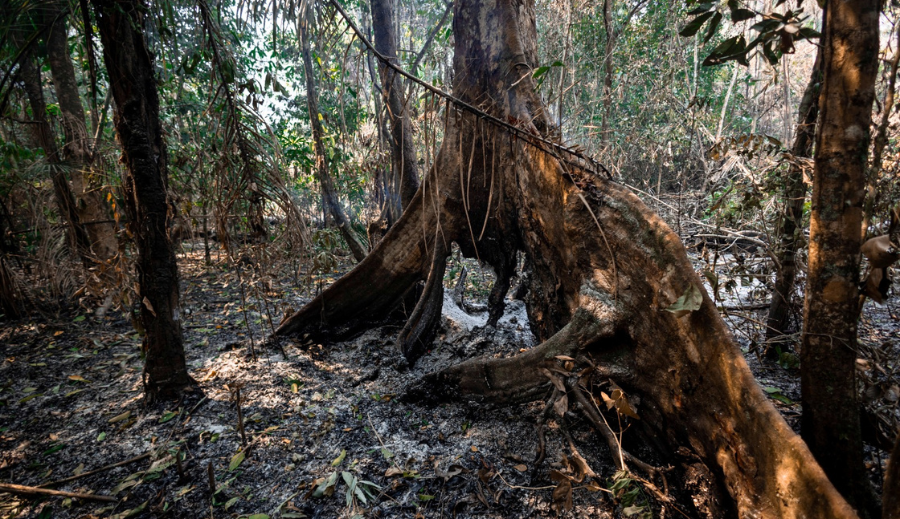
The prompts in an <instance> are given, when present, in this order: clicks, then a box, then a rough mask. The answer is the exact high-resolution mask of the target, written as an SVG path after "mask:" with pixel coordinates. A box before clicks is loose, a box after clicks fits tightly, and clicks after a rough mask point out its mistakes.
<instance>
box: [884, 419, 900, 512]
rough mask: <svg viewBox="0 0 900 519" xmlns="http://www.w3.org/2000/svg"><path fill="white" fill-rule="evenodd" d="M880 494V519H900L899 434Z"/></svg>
mask: <svg viewBox="0 0 900 519" xmlns="http://www.w3.org/2000/svg"><path fill="white" fill-rule="evenodd" d="M882 496H883V499H884V502H883V503H882V519H900V435H898V436H897V440H896V441H895V442H894V449H893V450H892V451H891V457H890V459H889V460H888V466H887V472H886V473H885V475H884V490H883V492H882Z"/></svg>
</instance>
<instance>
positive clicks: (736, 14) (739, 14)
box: [731, 9, 756, 23]
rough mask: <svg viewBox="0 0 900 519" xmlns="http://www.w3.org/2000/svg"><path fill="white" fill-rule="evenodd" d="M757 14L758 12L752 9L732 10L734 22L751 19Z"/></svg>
mask: <svg viewBox="0 0 900 519" xmlns="http://www.w3.org/2000/svg"><path fill="white" fill-rule="evenodd" d="M754 16H756V13H754V12H753V11H751V10H750V9H732V10H731V21H732V23H738V22H743V21H744V20H749V19H751V18H753V17H754Z"/></svg>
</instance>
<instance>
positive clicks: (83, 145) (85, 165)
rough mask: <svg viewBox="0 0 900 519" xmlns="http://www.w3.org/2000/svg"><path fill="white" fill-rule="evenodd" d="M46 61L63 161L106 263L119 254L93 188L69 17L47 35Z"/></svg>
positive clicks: (87, 226)
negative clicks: (71, 53)
mask: <svg viewBox="0 0 900 519" xmlns="http://www.w3.org/2000/svg"><path fill="white" fill-rule="evenodd" d="M47 62H48V63H49V65H50V74H51V76H52V77H53V87H54V90H55V91H56V98H57V100H58V101H59V111H60V113H61V114H62V127H63V131H64V133H65V146H64V147H63V149H62V158H63V160H65V161H66V162H68V163H70V165H71V166H72V170H73V173H72V185H73V187H74V190H75V196H76V198H77V200H78V204H77V206H76V209H77V211H78V216H79V219H80V220H81V224H82V225H83V226H84V228H85V231H86V232H87V235H88V238H89V240H90V246H89V250H90V251H91V253H92V254H93V255H94V257H96V259H98V260H101V261H105V260H108V259H110V258H112V257H113V256H115V255H116V253H117V252H118V244H117V241H116V229H115V226H114V225H113V224H112V222H111V221H110V216H109V211H108V210H107V207H106V204H105V202H104V201H103V197H102V196H101V193H100V192H99V191H98V190H97V189H95V188H94V186H93V185H92V184H93V182H92V179H91V177H92V175H91V162H92V153H91V142H92V139H89V138H88V132H87V126H86V125H85V117H84V108H83V107H82V104H81V95H80V94H79V92H78V83H77V81H76V79H75V69H74V68H73V66H72V59H71V57H70V56H69V45H68V26H67V23H66V17H65V16H60V17H58V18H57V19H56V22H55V23H54V24H53V26H52V27H51V28H50V32H49V34H48V36H47Z"/></svg>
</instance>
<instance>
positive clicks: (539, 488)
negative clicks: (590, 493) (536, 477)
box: [497, 471, 609, 492]
mask: <svg viewBox="0 0 900 519" xmlns="http://www.w3.org/2000/svg"><path fill="white" fill-rule="evenodd" d="M497 477H499V478H500V481H502V482H504V483H506V486H508V487H509V488H514V489H516V490H550V489H551V488H556V485H549V486H546V487H523V486H519V485H510V484H509V483H508V482H507V481H506V480H505V479H503V474H500V472H499V471H498V472H497ZM602 490H606V489H605V488H604V489H602ZM606 491H607V492H609V490H606Z"/></svg>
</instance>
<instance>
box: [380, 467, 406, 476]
mask: <svg viewBox="0 0 900 519" xmlns="http://www.w3.org/2000/svg"><path fill="white" fill-rule="evenodd" d="M402 475H403V469H401V468H400V467H391V468H389V469H387V470H386V471H384V477H386V478H390V477H393V476H402Z"/></svg>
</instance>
